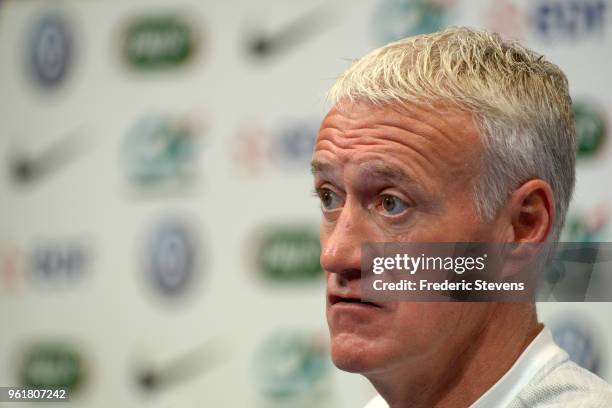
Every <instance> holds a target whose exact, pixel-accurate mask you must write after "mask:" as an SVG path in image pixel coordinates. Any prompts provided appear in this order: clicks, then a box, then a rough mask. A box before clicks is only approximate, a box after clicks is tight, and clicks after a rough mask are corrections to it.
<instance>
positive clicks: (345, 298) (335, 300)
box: [327, 294, 382, 308]
mask: <svg viewBox="0 0 612 408" xmlns="http://www.w3.org/2000/svg"><path fill="white" fill-rule="evenodd" d="M327 301H328V303H329V305H330V306H334V305H349V304H354V305H355V306H364V307H377V308H382V305H380V304H378V303H373V302H367V301H364V300H362V299H361V297H359V296H356V295H335V294H328V295H327Z"/></svg>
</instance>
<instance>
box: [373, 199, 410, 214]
mask: <svg viewBox="0 0 612 408" xmlns="http://www.w3.org/2000/svg"><path fill="white" fill-rule="evenodd" d="M380 206H381V207H382V209H383V210H384V211H385V212H386V213H388V214H389V215H399V214H401V213H403V212H404V211H406V209H407V208H408V204H407V203H405V202H404V201H403V200H401V199H399V198H397V197H395V196H392V195H383V196H382V198H381V201H380Z"/></svg>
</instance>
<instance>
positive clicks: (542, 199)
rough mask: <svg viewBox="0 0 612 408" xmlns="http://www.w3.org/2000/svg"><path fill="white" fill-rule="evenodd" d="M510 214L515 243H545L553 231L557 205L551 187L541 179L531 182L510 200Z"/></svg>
mask: <svg viewBox="0 0 612 408" xmlns="http://www.w3.org/2000/svg"><path fill="white" fill-rule="evenodd" d="M506 208H507V210H508V214H509V215H510V221H511V224H512V231H513V234H514V237H513V241H514V242H533V243H540V242H545V241H546V239H547V238H548V234H549V232H550V230H551V229H552V222H553V219H554V216H555V213H554V212H555V205H554V198H553V194H552V189H551V188H550V185H549V184H548V183H547V182H545V181H544V180H541V179H533V180H529V181H527V182H526V183H524V184H522V185H521V186H520V187H519V188H517V189H516V190H515V191H514V192H513V193H512V194H511V195H510V198H509V200H508V205H507V207H506Z"/></svg>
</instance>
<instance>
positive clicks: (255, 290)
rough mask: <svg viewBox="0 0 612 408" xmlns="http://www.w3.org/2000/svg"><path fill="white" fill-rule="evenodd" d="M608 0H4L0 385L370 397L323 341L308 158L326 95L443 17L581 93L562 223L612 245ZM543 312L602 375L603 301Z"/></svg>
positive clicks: (203, 403) (84, 395)
mask: <svg viewBox="0 0 612 408" xmlns="http://www.w3.org/2000/svg"><path fill="white" fill-rule="evenodd" d="M611 6H612V4H611V2H610V1H609V0H584V1H579V0H534V1H527V0H498V1H467V0H465V1H459V0H437V1H433V0H432V1H427V0H368V1H358V2H357V1H334V2H331V1H330V2H322V1H310V2H305V1H298V0H291V1H287V0H284V1H281V0H259V1H247V0H226V1H191V2H189V1H144V0H143V1H119V0H116V1H108V0H107V1H101V0H100V1H94V0H87V1H76V0H73V1H69V0H67V1H2V2H0V61H1V64H0V115H1V119H0V132H1V133H0V135H1V137H0V157H1V160H0V165H1V170H0V174H1V176H0V327H1V329H0V333H1V335H0V385H2V386H8V385H25V386H65V387H68V388H69V389H70V392H71V401H70V404H72V405H75V406H79V407H108V406H120V407H145V406H146V407H182V408H189V407H209V406H219V407H300V406H302V407H356V406H360V405H361V404H363V403H364V402H365V401H366V400H367V399H368V398H369V397H370V396H371V395H372V394H373V392H374V391H373V389H372V388H371V387H370V385H369V384H368V383H367V382H366V381H365V380H363V379H361V378H360V377H359V376H356V375H350V374H346V373H342V372H340V371H339V370H337V369H335V368H334V367H333V366H332V365H331V363H330V361H329V357H328V348H327V337H326V326H325V319H324V283H323V280H322V272H321V270H320V266H319V264H318V253H319V249H320V246H319V242H318V235H317V224H318V218H319V209H318V203H317V200H316V199H315V198H314V197H313V195H312V193H311V178H310V176H309V169H308V163H309V159H310V155H311V149H312V145H313V141H314V139H315V136H316V131H317V127H318V125H319V122H320V120H321V118H322V117H323V115H324V114H325V112H326V108H327V104H326V102H325V100H324V95H325V92H326V90H327V89H328V87H329V86H330V85H331V84H332V83H333V80H334V78H335V77H336V76H337V75H339V74H340V73H341V72H342V71H343V70H344V69H345V68H346V67H347V66H348V65H349V63H350V61H351V60H352V59H354V58H357V57H359V56H361V55H363V54H364V53H366V52H367V51H368V50H370V49H372V48H374V47H377V46H380V45H383V44H385V43H387V42H389V41H392V40H395V39H399V38H402V37H405V36H409V35H413V34H419V33H424V32H430V31H436V30H439V29H442V28H444V27H446V26H448V25H468V26H472V27H482V28H487V29H490V30H494V31H498V32H501V33H503V34H504V35H506V36H509V37H513V38H518V39H520V40H522V41H525V42H526V43H527V44H528V45H529V46H531V47H533V48H535V49H536V50H537V51H539V52H541V53H544V54H545V55H546V56H547V57H548V58H549V59H550V60H552V61H554V62H556V63H557V64H559V65H560V66H561V67H562V68H563V70H564V71H565V72H566V73H567V75H568V77H569V80H570V85H571V93H572V97H573V99H574V110H575V114H576V124H577V129H578V158H579V160H578V185H577V191H576V196H575V199H574V201H573V204H572V207H571V211H570V215H569V218H568V223H567V227H566V230H565V234H564V239H565V240H569V241H608V240H610V238H611V237H612V231H611V227H610V222H609V219H610V212H611V210H612V205H611V204H612V184H611V183H610V179H611V177H612V161H611V160H610V159H611V158H612V150H611V148H610V143H609V141H608V140H607V138H608V137H609V134H608V133H609V123H610V115H611V113H612V93H611V92H610V90H611V89H612V77H610V75H609V73H610V66H611V65H612V37H611V35H612V34H611V28H612V27H610V25H611V15H610V14H611V13H612V10H610V8H611ZM610 290H612V288H610ZM539 309H540V313H541V318H542V320H543V321H545V322H546V323H547V324H548V325H549V326H550V327H551V328H552V329H553V331H554V334H555V337H556V339H557V341H558V342H559V343H560V344H561V345H562V346H564V347H565V348H566V349H567V350H568V351H569V352H570V354H571V356H572V358H574V359H575V360H576V361H577V362H578V363H579V364H581V365H583V366H585V367H586V368H588V369H590V370H592V371H595V372H597V373H598V374H600V375H601V376H603V377H604V378H607V379H608V380H611V379H612V325H610V314H611V312H612V307H611V306H610V305H609V304H606V303H583V304H579V303H572V304H570V303H566V304H561V303H558V304H552V303H548V304H540V305H539ZM444 330H445V328H444V327H440V331H441V332H443V331H444ZM407 347H409V345H408V344H407ZM22 406H28V404H27V403H24V405H22ZM36 406H39V405H36Z"/></svg>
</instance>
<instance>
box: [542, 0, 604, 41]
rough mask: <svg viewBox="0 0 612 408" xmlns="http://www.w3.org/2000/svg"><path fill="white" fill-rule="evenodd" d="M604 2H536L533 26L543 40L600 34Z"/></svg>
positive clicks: (546, 0)
mask: <svg viewBox="0 0 612 408" xmlns="http://www.w3.org/2000/svg"><path fill="white" fill-rule="evenodd" d="M607 12H608V2H607V0H580V1H579V0H544V1H538V2H535V4H534V8H533V9H532V13H531V14H532V15H531V20H532V25H533V28H534V29H535V31H537V32H538V33H539V34H540V35H541V36H542V37H545V38H557V37H569V38H578V37H581V36H585V35H589V34H593V33H598V32H599V33H601V32H603V30H604V28H605V25H606V19H607Z"/></svg>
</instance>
